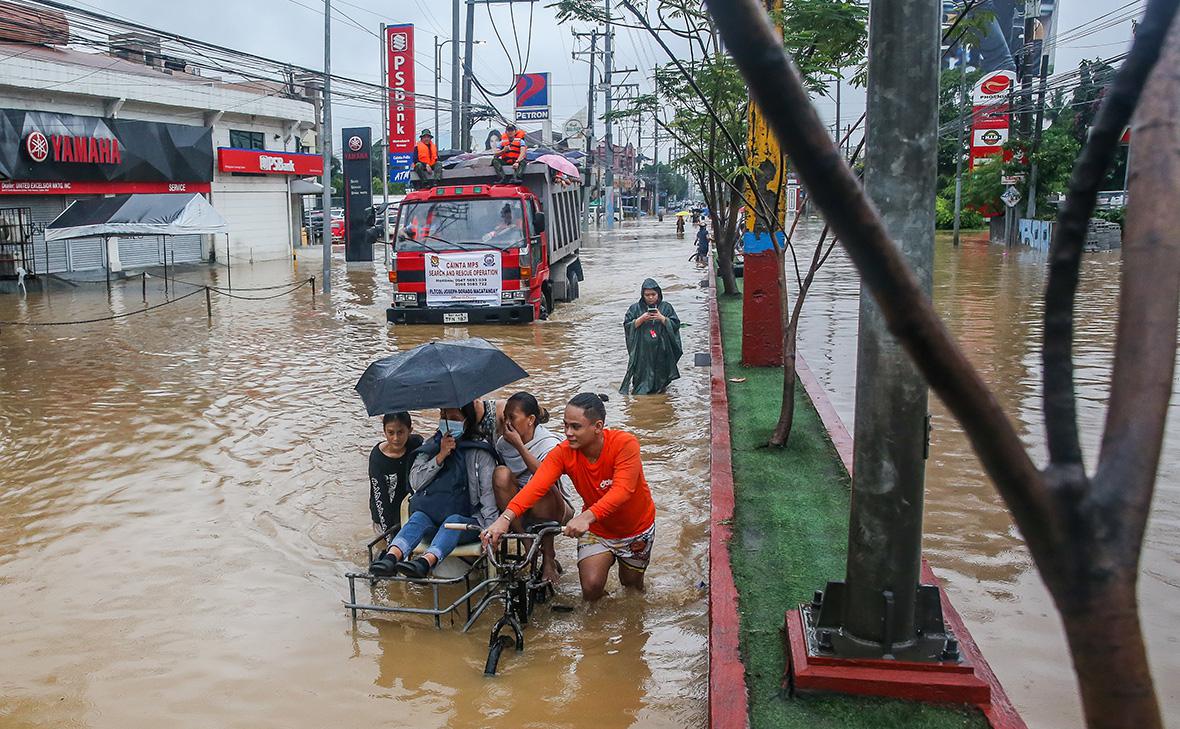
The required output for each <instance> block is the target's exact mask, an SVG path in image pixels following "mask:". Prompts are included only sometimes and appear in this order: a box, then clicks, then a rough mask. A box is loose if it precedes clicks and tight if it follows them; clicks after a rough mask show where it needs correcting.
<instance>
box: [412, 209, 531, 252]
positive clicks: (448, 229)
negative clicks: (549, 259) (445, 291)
mask: <svg viewBox="0 0 1180 729" xmlns="http://www.w3.org/2000/svg"><path fill="white" fill-rule="evenodd" d="M522 213H523V208H522V207H521V204H520V201H519V200H486V199H485V200H445V201H444V200H439V201H432V202H415V203H403V204H402V209H401V224H400V227H399V228H398V232H397V249H398V250H399V251H431V250H433V251H438V250H442V249H445V248H458V249H461V250H462V249H468V250H470V249H476V248H498V249H500V250H507V249H509V248H520V247H521V246H523V245H524V244H525V241H524V227H523V225H522V219H523V218H522Z"/></svg>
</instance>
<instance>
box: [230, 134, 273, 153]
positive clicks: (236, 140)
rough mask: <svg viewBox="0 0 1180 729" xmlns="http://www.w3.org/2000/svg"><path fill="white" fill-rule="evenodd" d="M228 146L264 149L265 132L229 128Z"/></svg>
mask: <svg viewBox="0 0 1180 729" xmlns="http://www.w3.org/2000/svg"><path fill="white" fill-rule="evenodd" d="M229 146H231V147H237V148H238V149H266V134H264V133H263V132H244V131H241V130H240V129H231V130H229Z"/></svg>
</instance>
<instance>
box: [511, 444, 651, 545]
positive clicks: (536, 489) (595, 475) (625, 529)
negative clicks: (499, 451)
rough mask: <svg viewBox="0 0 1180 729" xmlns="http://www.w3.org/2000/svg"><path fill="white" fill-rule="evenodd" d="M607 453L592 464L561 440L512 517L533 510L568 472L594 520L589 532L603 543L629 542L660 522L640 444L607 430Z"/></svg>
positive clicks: (515, 503) (523, 493)
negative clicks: (605, 540)
mask: <svg viewBox="0 0 1180 729" xmlns="http://www.w3.org/2000/svg"><path fill="white" fill-rule="evenodd" d="M602 435H603V439H604V442H603V445H602V453H601V454H600V455H599V456H598V460H597V461H595V462H593V463H591V462H590V461H589V460H588V459H587V458H586V456H584V455H582V453H581V452H580V451H576V450H574V449H573V448H570V445H569V442H568V441H562V442H561V443H560V444H558V445H557V446H556V447H555V448H554V449H553V450H551V451H549V455H547V456H545V460H544V461H542V462H541V467H540V468H538V469H537V472H536V473H534V474H533V477H532V478H531V479H529V482H528V483H527V484H525V486H524V488H522V489H521V490H520V493H518V494H517V495H516V497H515V498H514V499H512V501H511V502H510V503H509V504H508V508H509V509H511V510H512V513H513V514H517V515H519V514H523V513H524V512H526V511H528V510H529V509H531V508H532V507H533V504H535V503H537V501H539V500H540V499H541V497H542V496H544V495H545V493H546V492H547V491H549V488H550V487H551V486H553V484H554V483H556V482H557V479H558V478H560V477H561V476H562V475H563V474H564V475H566V476H569V477H570V480H572V481H573V482H574V488H575V489H577V491H578V494H579V495H580V496H581V497H582V502H583V503H584V504H585V506H584V508H586V509H589V510H590V511H591V512H592V513H593V514H594V518H595V522H594V523H593V524H591V525H590V531H591V532H592V533H594V534H597V535H598V536H600V537H602V538H604V539H626V538H627V537H633V536H635V535H636V534H642V533H643V532H645V531H647V529H648V528H649V527H651V525H652V524H654V523H655V520H656V505H655V502H653V501H652V500H651V490H650V489H648V487H647V480H646V479H645V478H644V477H643V464H642V463H641V462H640V460H639V440H638V439H636V438H635V436H633V435H631V434H630V433H624V432H622V431H619V430H610V429H609V428H605V429H603V431H602Z"/></svg>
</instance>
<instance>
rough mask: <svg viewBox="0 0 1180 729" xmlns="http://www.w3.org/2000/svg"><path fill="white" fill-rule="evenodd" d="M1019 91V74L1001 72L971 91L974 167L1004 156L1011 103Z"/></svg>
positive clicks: (986, 79)
mask: <svg viewBox="0 0 1180 729" xmlns="http://www.w3.org/2000/svg"><path fill="white" fill-rule="evenodd" d="M1015 90H1016V74H1015V73H1013V72H1012V71H1007V70H1000V71H993V72H992V73H985V74H984V75H983V76H982V77H980V79H979V81H977V82H976V83H975V88H974V89H972V91H971V101H972V104H973V106H972V109H971V156H970V167H971V168H972V169H974V168H975V165H976V163H977V162H978V161H979V160H981V159H985V158H987V157H993V156H996V155H1000V154H1003V153H1004V149H1003V147H1004V145H1005V144H1007V142H1008V126H1009V116H1010V115H1009V113H1008V109H1009V101H1010V99H1012V98H1013V94H1014V93H1015Z"/></svg>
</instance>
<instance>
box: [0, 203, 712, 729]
mask: <svg viewBox="0 0 1180 729" xmlns="http://www.w3.org/2000/svg"><path fill="white" fill-rule="evenodd" d="M691 252H692V251H691V241H687V242H686V241H681V240H676V239H675V238H674V237H673V235H672V228H671V227H670V224H669V225H666V226H665V227H663V228H658V229H657V228H655V227H654V226H653V225H649V224H638V225H636V224H629V225H628V226H627V227H626V228H624V229H622V230H621V231H618V232H616V233H614V234H607V235H603V236H601V237H597V236H596V237H593V238H592V239H591V241H590V242H589V243H588V245H587V248H586V250H585V251H584V254H583V260H584V262H585V270H586V273H587V280H586V282H585V283H584V284H583V286H582V298H581V299H580V300H579V301H578V302H576V303H574V304H571V305H566V306H562V307H560V308H559V310H558V312H557V314H556V316H555V317H554V318H553V319H552V320H551V321H548V322H544V323H539V324H536V325H530V326H518V327H500V326H496V327H470V328H468V327H466V326H458V327H450V326H448V327H445V328H444V327H437V326H420V327H390V326H388V325H387V324H386V323H385V316H384V314H385V312H384V310H385V306H386V305H387V302H388V301H389V299H390V284H389V283H388V282H387V281H386V280H385V271H384V267H383V265H382V264H381V262H380V261H378V262H376V263H375V264H372V265H368V264H360V265H358V264H352V265H350V266H348V267H346V266H345V265H344V263H343V261H342V260H339V259H338V266H337V268H336V270H335V272H334V275H333V287H334V291H333V294H332V301H331V302H330V303H329V302H327V301H326V300H325V297H324V296H323V294H319V295H318V296H316V297H315V298H314V301H313V297H312V294H311V292H310V291H309V290H308V289H306V288H304V289H301V290H299V291H298V292H295V293H294V294H292V295H290V296H285V297H281V298H276V299H272V300H266V301H240V300H231V299H225V298H218V297H215V298H214V301H213V317H212V320H209V319H208V318H207V317H206V313H205V302H204V297H203V296H195V297H192V298H190V299H187V300H185V301H183V302H179V303H177V304H175V305H172V306H168V307H165V308H163V309H161V310H159V311H155V312H152V313H149V314H147V315H143V316H133V317H129V318H126V319H123V320H119V321H115V322H107V323H99V324H89V325H82V326H69V327H43V328H19V327H3V328H2V329H0V616H2V617H0V634H2V636H3V637H2V638H0V726H4V727H6V728H8V727H33V726H37V727H42V726H43V727H55V728H56V729H61V728H67V727H111V728H115V727H117V728H119V729H125V728H130V727H157V726H168V727H172V728H173V729H182V728H185V727H192V728H193V729H197V728H200V729H204V728H206V727H250V728H251V729H256V728H258V727H291V726H297V727H324V726H341V727H353V726H358V727H359V726H407V727H409V726H412V727H449V726H457V727H469V726H470V727H475V726H514V727H515V726H519V727H627V726H637V727H687V726H701V725H703V724H704V723H705V712H706V700H707V695H706V674H707V666H708V659H707V652H706V636H707V630H708V626H707V605H706V602H705V587H704V585H703V583H702V580H703V579H704V578H705V576H706V575H707V569H706V560H707V557H708V550H707V544H708V513H709V510H708V502H709V481H708V473H709V472H708V465H709V462H708V450H707V446H708V428H709V420H708V402H709V398H708V386H709V381H708V371H707V369H704V368H694V367H693V366H692V354H693V353H694V352H701V351H707V348H708V326H707V325H708V318H707V317H708V314H707V307H706V298H705V297H706V292H705V291H704V290H702V289H700V288H699V286H698V282H699V281H700V279H701V278H702V277H701V275H700V273H699V272H698V271H697V270H696V269H695V268H694V267H693V264H691V263H689V262H688V261H687V258H688V256H689V254H690V253H691ZM301 253H302V256H301V257H302V260H300V261H299V262H298V263H297V264H296V265H295V266H294V267H293V266H292V265H291V264H289V263H273V264H266V265H263V264H259V265H254V266H243V267H241V268H235V269H234V272H233V284H234V286H235V287H247V286H263V285H270V284H275V283H280V282H285V281H294V280H298V279H300V278H305V277H307V276H309V275H313V274H318V269H319V267H320V263H319V251H318V250H310V251H305V252H301ZM647 276H654V277H656V278H657V279H658V280H659V281H660V282H661V283H662V284H663V286H664V292H665V295H666V296H667V299H668V300H669V301H670V302H671V303H672V304H673V305H674V306H675V307H676V309H677V311H678V312H679V314H680V316H681V318H682V319H683V321H684V322H685V324H686V326H685V328H684V329H683V330H682V331H683V338H684V345H685V346H684V348H685V358H684V360H682V362H681V371H682V373H683V377H682V379H681V380H679V381H678V382H676V383H674V384H673V386H672V387H671V389H670V392H669V394H668V395H666V396H650V397H639V398H626V397H622V396H618V395H614V396H613V397H612V398H611V400H610V402H609V403H608V404H607V409H608V425H609V426H611V427H616V428H621V429H625V430H629V431H631V432H633V433H635V434H636V435H637V436H638V437H639V440H640V442H641V444H642V448H643V454H644V468H645V472H646V474H647V478H648V481H649V482H650V483H651V486H652V490H653V494H654V497H655V501H656V505H657V510H658V516H657V534H658V537H657V542H656V547H655V553H654V558H653V562H652V565H651V568H650V569H649V571H648V592H647V593H646V594H645V595H642V596H636V595H624V594H621V593H620V591H619V590H618V587H617V582H615V581H614V578H612V582H611V586H612V588H613V594H612V595H611V596H609V597H608V598H607V599H605V600H604V601H602V602H601V603H600V604H598V605H595V606H592V607H586V606H584V605H582V604H581V603H580V599H579V598H578V588H577V578H576V574H574V571H573V570H572V569H568V568H571V567H572V566H573V565H574V555H573V550H574V545H573V543H572V542H571V541H569V540H562V539H559V540H558V550H559V558H560V559H561V560H562V561H563V562H564V563H565V565H566V566H567V573H566V576H565V577H564V579H563V580H562V582H561V583H560V585H559V590H558V591H559V599H560V601H561V602H564V603H567V604H571V605H575V606H576V609H575V610H574V612H572V613H559V612H553V611H551V610H549V609H548V606H546V605H542V606H540V607H539V608H538V609H537V612H535V613H534V621H533V623H532V624H531V625H530V626H529V628H528V629H527V630H526V641H527V646H526V650H525V652H524V653H523V654H521V655H516V654H508V655H506V656H505V657H504V658H503V659H502V660H501V663H500V666H501V670H500V675H498V676H497V677H495V678H491V679H488V678H484V676H483V675H482V671H483V664H484V659H485V657H486V650H487V635H488V629H489V628H490V626H491V623H492V621H493V620H494V616H492V613H493V612H494V611H493V610H489V612H488V613H487V614H485V616H484V617H483V618H482V619H481V621H480V623H478V624H477V626H476V627H475V628H474V629H473V630H472V631H471V632H470V633H468V634H463V633H461V632H460V631H459V628H458V626H454V627H451V626H449V625H445V624H444V628H443V629H441V630H438V629H435V628H434V626H433V623H432V622H431V621H430V620H429V619H428V618H425V617H421V616H401V617H372V616H369V617H364V618H362V619H361V620H359V621H358V622H357V623H356V624H353V622H352V620H351V619H350V617H349V614H348V612H347V611H346V610H345V609H344V608H343V607H342V604H341V602H342V600H343V599H344V598H345V597H346V596H347V586H346V582H345V580H344V579H343V577H342V575H343V574H344V572H346V571H348V570H353V569H356V568H358V567H359V566H362V565H363V562H364V559H365V557H364V543H365V541H366V540H367V539H369V538H370V537H371V529H370V525H369V513H368V508H367V501H366V499H367V476H366V463H367V456H368V452H369V449H370V448H371V447H372V446H373V444H374V443H376V442H377V440H378V439H379V437H380V427H379V423H378V422H375V421H374V420H372V419H370V418H367V417H366V416H365V413H364V409H363V407H362V406H361V403H360V400H359V399H358V398H357V396H356V394H355V393H354V392H353V390H352V387H353V385H354V384H355V382H356V380H357V378H358V377H359V376H360V373H361V371H362V370H363V369H364V367H365V366H366V365H367V364H368V363H369V362H370V361H372V360H374V359H376V358H378V357H381V356H383V355H386V354H389V353H391V352H394V351H398V350H404V349H406V348H408V347H411V346H414V345H416V344H419V343H421V342H425V341H429V340H430V339H433V338H463V337H467V336H481V337H485V338H487V339H489V340H491V341H492V342H494V343H495V344H497V345H498V346H500V347H501V348H503V349H504V350H505V351H507V352H508V353H509V354H510V355H511V356H513V357H514V358H515V359H516V360H517V361H518V362H520V363H521V364H522V365H523V366H524V368H525V369H526V370H528V371H529V372H530V374H531V376H530V377H529V378H528V379H527V380H525V381H523V382H521V383H518V386H517V387H510V388H508V389H507V390H506V392H512V391H515V390H516V389H527V390H529V391H531V392H533V393H534V394H536V395H537V396H538V398H539V399H540V400H541V402H542V404H544V405H547V406H548V407H549V408H550V409H555V410H556V409H558V408H559V407H560V406H561V405H562V404H564V402H565V400H566V399H568V398H569V397H570V396H571V395H573V394H575V393H577V392H579V391H583V390H594V391H597V392H611V393H613V392H615V390H616V388H617V387H618V384H619V381H620V380H621V378H622V374H623V370H624V369H625V363H626V351H625V346H624V343H623V333H622V331H621V321H622V317H623V313H624V311H625V309H626V307H627V306H628V305H629V304H631V303H632V302H633V301H634V300H635V299H636V298H637V297H638V295H639V286H640V283H641V282H642V280H643V279H644V278H645V277H647ZM182 277H183V278H185V279H188V280H190V281H203V280H206V279H207V278H211V279H214V280H217V281H218V282H219V283H220V285H225V283H226V282H225V278H224V274H223V273H219V272H210V271H207V270H204V269H201V270H190V271H187V272H185V273H183V274H182ZM159 283H160V280H159V279H151V280H149V284H151V285H152V290H151V291H150V292H149V297H150V298H151V300H152V302H153V303H155V302H158V301H161V300H162V299H163V292H162V290H161V289H160V288H159ZM185 290H187V289H185V287H183V286H182V287H180V288H179V292H180V293H183V292H184V291H185ZM244 295H249V296H258V295H261V294H260V293H244ZM140 306H141V303H140V286H139V282H138V280H137V281H134V282H132V283H130V284H118V285H116V287H115V289H114V291H113V292H112V293H111V295H110V297H109V300H108V296H107V293H106V290H105V286H103V285H102V284H101V283H99V284H81V285H79V286H78V287H77V288H64V287H58V288H54V289H53V290H52V292H51V294H50V295H49V296H45V295H42V294H38V293H33V294H30V295H29V296H28V297H27V298H25V297H21V296H18V295H15V294H5V295H0V320H14V319H21V320H39V321H51V320H67V319H84V318H91V317H96V316H103V315H106V314H108V313H109V312H111V311H112V310H113V311H115V312H121V311H130V310H134V309H136V308H138V307H140ZM422 415H423V417H421V418H419V419H418V427H417V430H418V432H420V433H424V434H425V433H427V430H428V428H429V427H430V425H429V424H430V423H431V422H432V421H434V420H435V419H436V417H437V416H436V415H435V414H433V413H424V414H422ZM366 593H367V589H366ZM402 596H403V597H404V598H406V599H416V600H417V601H418V604H426V603H425V602H424V600H425V599H426V598H427V597H428V596H427V595H426V594H425V593H414V594H410V595H406V594H405V592H404V591H403V593H402ZM362 598H368V595H367V594H363V595H362Z"/></svg>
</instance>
